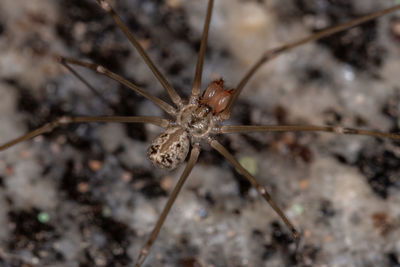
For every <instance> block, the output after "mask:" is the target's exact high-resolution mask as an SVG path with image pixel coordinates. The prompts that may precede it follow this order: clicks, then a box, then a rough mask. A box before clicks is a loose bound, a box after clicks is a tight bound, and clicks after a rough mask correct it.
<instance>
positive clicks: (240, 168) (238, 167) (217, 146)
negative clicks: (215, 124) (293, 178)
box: [209, 139, 300, 242]
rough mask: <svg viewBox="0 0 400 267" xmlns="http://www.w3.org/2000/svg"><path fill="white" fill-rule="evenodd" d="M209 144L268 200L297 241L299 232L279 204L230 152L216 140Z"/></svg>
mask: <svg viewBox="0 0 400 267" xmlns="http://www.w3.org/2000/svg"><path fill="white" fill-rule="evenodd" d="M209 144H210V145H211V147H212V148H214V149H215V150H217V151H218V152H219V153H220V154H221V155H222V156H224V158H226V159H227V160H228V161H229V162H230V163H231V164H232V165H233V166H234V167H235V169H236V170H237V171H238V172H239V173H240V174H241V175H243V176H244V177H246V179H247V180H248V181H249V182H250V183H251V185H252V186H254V188H255V189H257V191H258V193H260V195H261V196H262V197H263V198H264V199H265V200H266V201H267V202H268V204H269V205H270V206H271V207H272V209H273V210H274V211H275V212H276V213H277V214H278V215H279V216H280V217H281V219H282V220H283V221H284V223H285V224H286V225H287V226H288V227H289V229H290V231H291V232H292V234H293V236H294V238H295V239H296V241H297V242H298V241H299V240H300V234H299V232H298V231H297V230H296V228H295V227H294V226H293V224H292V223H291V222H290V220H289V219H288V218H287V217H286V215H285V213H284V212H283V211H282V210H281V209H280V208H279V206H278V205H277V204H276V203H275V201H274V200H273V199H272V198H271V196H270V194H269V193H268V192H267V190H266V189H265V187H264V186H262V185H260V184H259V183H258V182H257V180H256V179H255V178H254V177H253V176H252V175H251V174H250V173H249V172H248V171H247V170H246V169H245V168H244V167H243V166H242V165H240V163H239V162H238V161H237V160H236V159H235V158H234V157H233V155H232V154H231V153H229V151H228V150H227V149H226V148H225V147H224V146H223V145H221V144H220V143H219V142H218V141H217V140H215V139H210V140H209Z"/></svg>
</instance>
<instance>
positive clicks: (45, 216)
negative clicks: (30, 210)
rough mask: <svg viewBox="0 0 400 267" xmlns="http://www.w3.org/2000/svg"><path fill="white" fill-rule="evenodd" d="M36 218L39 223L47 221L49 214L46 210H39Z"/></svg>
mask: <svg viewBox="0 0 400 267" xmlns="http://www.w3.org/2000/svg"><path fill="white" fill-rule="evenodd" d="M37 219H38V221H39V222H41V223H48V222H49V221H50V215H49V214H48V213H47V212H44V211H41V212H39V214H38V216H37Z"/></svg>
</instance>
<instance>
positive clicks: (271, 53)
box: [220, 5, 400, 120]
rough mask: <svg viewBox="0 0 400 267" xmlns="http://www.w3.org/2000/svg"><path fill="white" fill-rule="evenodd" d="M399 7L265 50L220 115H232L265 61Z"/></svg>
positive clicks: (399, 7)
mask: <svg viewBox="0 0 400 267" xmlns="http://www.w3.org/2000/svg"><path fill="white" fill-rule="evenodd" d="M399 9H400V5H395V6H393V7H390V8H387V9H383V10H379V11H377V12H374V13H372V14H369V15H365V16H362V17H359V18H357V19H354V20H351V21H349V22H346V23H343V24H340V25H338V26H334V27H331V28H328V29H325V30H322V31H320V32H317V33H315V34H312V35H310V36H307V37H305V38H302V39H300V40H297V41H293V42H289V43H286V44H283V45H281V46H278V47H275V48H272V49H269V50H267V51H265V52H264V54H263V55H262V56H261V57H260V58H259V59H258V60H257V62H256V63H254V64H253V66H252V67H251V68H250V69H249V70H248V71H247V72H246V74H245V75H244V77H243V78H242V79H241V80H240V82H239V83H238V85H237V86H236V90H235V91H234V94H233V96H232V98H231V99H230V101H229V103H228V106H227V108H226V109H225V110H224V112H222V113H221V115H220V116H221V118H222V119H224V120H226V119H228V118H229V117H230V115H231V112H232V109H233V107H234V104H235V103H236V101H237V99H238V97H239V95H240V93H241V92H242V91H243V88H244V87H245V85H246V84H247V82H248V81H249V80H250V79H251V77H253V75H254V74H255V73H256V72H257V71H258V70H259V69H260V68H261V67H262V66H263V65H264V64H265V63H267V62H269V61H270V60H272V59H274V58H276V57H278V56H279V55H282V54H283V53H285V52H288V51H290V50H292V49H293V48H296V47H298V46H301V45H304V44H307V43H309V42H312V41H316V40H319V39H322V38H325V37H328V36H330V35H332V34H335V33H338V32H341V31H345V30H347V29H350V28H352V27H355V26H357V25H360V24H363V23H365V22H367V21H370V20H373V19H376V18H378V17H381V16H383V15H386V14H389V13H393V12H395V11H397V10H399Z"/></svg>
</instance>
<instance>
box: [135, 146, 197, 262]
mask: <svg viewBox="0 0 400 267" xmlns="http://www.w3.org/2000/svg"><path fill="white" fill-rule="evenodd" d="M199 154H200V144H198V143H197V144H194V145H193V148H192V152H191V154H190V158H189V161H188V163H187V165H186V167H185V170H184V171H183V173H182V175H181V177H180V178H179V181H178V183H177V184H176V185H175V188H174V190H173V191H172V193H171V195H170V197H169V198H168V201H167V203H166V204H165V207H164V209H163V211H162V212H161V215H160V217H159V218H158V220H157V223H156V225H155V226H154V228H153V231H152V232H151V235H150V237H149V239H148V240H147V242H146V244H145V245H144V246H143V248H142V249H141V250H140V254H139V257H138V258H137V260H136V263H135V266H136V267H140V266H141V265H142V264H143V262H144V261H145V259H146V257H147V255H149V252H150V249H151V247H152V245H153V243H154V241H155V240H156V238H157V236H158V233H159V232H160V229H161V227H162V225H163V224H164V221H165V219H166V218H167V216H168V213H169V211H170V210H171V207H172V205H173V204H174V202H175V200H176V197H177V196H178V194H179V192H180V190H181V189H182V186H183V184H184V183H185V181H186V179H187V178H188V176H189V174H190V173H191V171H192V169H193V167H194V165H195V164H196V162H197V159H198V157H199Z"/></svg>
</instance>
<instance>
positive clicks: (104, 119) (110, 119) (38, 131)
mask: <svg viewBox="0 0 400 267" xmlns="http://www.w3.org/2000/svg"><path fill="white" fill-rule="evenodd" d="M88 122H122V123H151V124H155V125H157V126H160V127H163V128H167V127H168V126H169V121H168V120H166V119H161V118H157V117H128V116H126V117H113V116H110V117H86V116H83V117H61V118H59V119H57V120H54V121H52V122H49V123H47V124H45V125H44V126H42V127H40V128H37V129H35V130H33V131H31V132H29V133H27V134H25V135H23V136H21V137H18V138H16V139H14V140H11V141H9V142H7V143H5V144H3V145H1V146H0V151H2V150H5V149H7V148H9V147H11V146H14V145H16V144H18V143H20V142H22V141H25V140H28V139H31V138H34V137H36V136H38V135H41V134H44V133H47V132H51V131H53V130H54V129H55V128H57V127H60V126H62V125H67V124H71V123H88Z"/></svg>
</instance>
